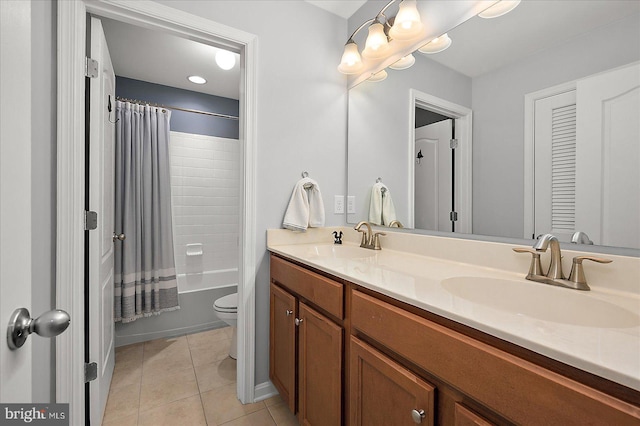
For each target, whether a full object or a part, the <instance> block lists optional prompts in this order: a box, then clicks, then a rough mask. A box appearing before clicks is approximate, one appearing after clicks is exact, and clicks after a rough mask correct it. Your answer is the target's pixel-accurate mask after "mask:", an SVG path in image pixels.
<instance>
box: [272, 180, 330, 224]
mask: <svg viewBox="0 0 640 426" xmlns="http://www.w3.org/2000/svg"><path fill="white" fill-rule="evenodd" d="M305 186H306V187H307V188H305ZM282 226H284V227H285V228H287V229H291V230H292V231H306V230H307V228H308V227H312V228H316V227H320V226H324V202H323V201H322V194H321V193H320V186H319V185H318V183H317V182H316V181H315V180H313V179H310V178H308V177H306V178H302V179H300V180H299V181H298V182H297V183H296V185H295V186H294V187H293V193H292V194H291V199H290V200H289V205H288V206H287V211H286V213H285V215H284V221H283V223H282Z"/></svg>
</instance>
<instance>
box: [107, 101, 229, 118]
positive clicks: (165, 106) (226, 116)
mask: <svg viewBox="0 0 640 426" xmlns="http://www.w3.org/2000/svg"><path fill="white" fill-rule="evenodd" d="M116 99H117V100H119V101H122V102H131V103H134V104H144V105H149V106H153V107H158V108H166V109H175V110H178V111H184V112H192V113H194V114H203V115H210V116H213V117H219V118H226V119H228V120H237V119H238V117H236V116H235V115H227V114H219V113H217V112H209V111H200V110H197V109H189V108H181V107H177V106H172V105H164V104H157V103H155V102H147V101H140V100H138V99H128V98H123V97H120V96H117V97H116Z"/></svg>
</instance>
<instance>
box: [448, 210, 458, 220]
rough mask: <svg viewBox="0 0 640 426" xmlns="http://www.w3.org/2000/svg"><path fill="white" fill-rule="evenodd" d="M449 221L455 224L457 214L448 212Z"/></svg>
mask: <svg viewBox="0 0 640 426" xmlns="http://www.w3.org/2000/svg"><path fill="white" fill-rule="evenodd" d="M449 220H450V221H451V222H457V221H458V212H449Z"/></svg>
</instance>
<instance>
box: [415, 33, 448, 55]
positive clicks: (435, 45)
mask: <svg viewBox="0 0 640 426" xmlns="http://www.w3.org/2000/svg"><path fill="white" fill-rule="evenodd" d="M449 46H451V39H450V38H449V36H448V35H447V33H444V34H442V35H441V36H440V37H436V38H434V39H433V40H431V41H430V42H429V43H427V44H425V45H424V46H422V47H421V48H420V49H418V52H420V53H427V54H432V53H438V52H442V51H443V50H445V49H447V48H448V47H449Z"/></svg>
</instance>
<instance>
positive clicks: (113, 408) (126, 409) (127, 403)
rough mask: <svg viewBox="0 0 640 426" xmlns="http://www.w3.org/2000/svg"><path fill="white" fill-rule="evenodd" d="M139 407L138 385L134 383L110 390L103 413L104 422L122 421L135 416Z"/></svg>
mask: <svg viewBox="0 0 640 426" xmlns="http://www.w3.org/2000/svg"><path fill="white" fill-rule="evenodd" d="M139 405H140V383H139V382H138V383H134V384H131V385H127V386H122V387H120V388H117V389H112V390H111V391H110V392H109V399H108V400H107V407H106V409H105V412H104V419H103V421H104V422H107V421H109V422H110V421H114V420H116V419H124V418H126V417H129V416H132V415H134V414H135V415H137V414H138V406H139Z"/></svg>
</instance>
